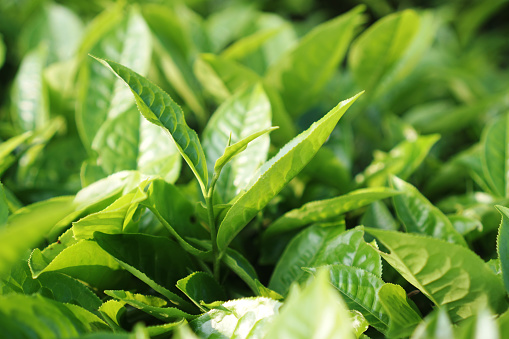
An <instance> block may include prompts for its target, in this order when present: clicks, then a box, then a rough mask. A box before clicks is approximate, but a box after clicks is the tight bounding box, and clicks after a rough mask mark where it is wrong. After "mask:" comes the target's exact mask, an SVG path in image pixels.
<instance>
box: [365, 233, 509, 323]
mask: <svg viewBox="0 0 509 339" xmlns="http://www.w3.org/2000/svg"><path fill="white" fill-rule="evenodd" d="M366 231H367V232H368V233H369V234H372V235H373V236H375V237H376V238H377V239H378V240H379V241H380V242H381V243H382V244H383V245H384V246H385V247H386V248H387V249H388V250H389V251H390V252H391V253H390V254H388V253H384V252H380V254H381V255H382V257H383V258H384V259H385V260H386V261H387V262H388V263H389V264H390V265H391V266H392V267H394V268H395V269H396V270H397V271H398V272H399V273H400V274H401V275H402V276H403V277H404V278H405V279H406V280H407V281H408V282H409V283H411V284H412V285H414V286H415V287H416V288H418V289H419V290H420V291H421V292H422V293H424V295H426V296H427V297H428V298H429V299H430V300H431V301H432V302H433V303H435V304H436V305H439V306H445V307H447V309H448V312H449V315H450V317H451V320H452V321H458V320H461V319H466V318H468V317H470V316H472V315H473V314H475V313H476V312H477V309H478V307H479V305H484V304H485V303H486V302H487V303H488V304H489V305H490V306H491V307H492V308H493V310H495V311H496V312H497V313H500V312H502V311H503V310H505V309H506V308H507V302H506V301H505V295H506V292H505V289H504V286H503V283H502V281H501V280H500V279H499V278H498V277H497V276H496V275H495V274H494V273H493V272H492V271H491V270H490V269H489V268H488V266H487V265H486V264H485V263H484V261H482V260H481V259H480V258H479V257H478V256H477V255H476V254H475V253H473V252H472V251H470V250H469V249H467V248H465V247H463V246H459V245H455V244H451V243H447V242H445V241H443V240H439V239H434V238H430V237H424V236H420V235H414V234H406V233H400V232H393V231H383V230H375V229H366Z"/></svg>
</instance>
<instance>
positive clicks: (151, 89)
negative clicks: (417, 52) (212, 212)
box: [96, 58, 208, 192]
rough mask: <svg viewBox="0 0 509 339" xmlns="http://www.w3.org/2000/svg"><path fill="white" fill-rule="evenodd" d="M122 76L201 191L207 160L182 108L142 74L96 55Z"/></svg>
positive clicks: (206, 181)
mask: <svg viewBox="0 0 509 339" xmlns="http://www.w3.org/2000/svg"><path fill="white" fill-rule="evenodd" d="M96 59H97V60H98V61H99V62H101V63H102V64H103V65H105V66H106V67H108V68H109V69H110V70H111V71H112V72H113V73H115V74H116V75H117V76H118V77H119V78H120V79H122V80H123V81H124V82H125V84H126V85H127V86H129V88H130V89H131V92H132V93H133V95H134V97H135V100H136V104H137V105H138V109H139V110H140V112H141V114H142V115H143V116H144V117H145V118H146V119H147V120H148V121H150V122H151V123H153V124H155V125H158V126H160V127H162V128H164V129H165V131H166V132H167V133H168V134H169V135H170V136H171V138H172V139H173V141H175V144H176V146H177V148H178V150H179V152H180V154H181V155H182V157H183V158H184V160H185V161H186V162H187V164H188V165H189V167H190V168H191V170H192V171H193V173H194V175H195V176H196V178H197V179H198V182H199V184H200V187H201V189H202V191H203V192H205V191H206V190H205V189H206V186H207V184H208V174H207V163H206V160H205V154H204V153H203V149H202V147H201V143H200V140H199V139H198V135H197V134H196V132H195V131H194V130H192V129H191V128H190V127H189V126H187V123H186V121H185V118H184V112H183V111H182V109H181V108H180V106H178V105H177V104H176V103H175V102H174V101H173V100H172V99H171V97H170V96H169V95H168V94H167V93H166V92H164V91H163V90H161V89H160V88H159V87H158V86H156V85H154V84H153V83H152V82H150V81H149V80H147V79H146V78H145V77H143V76H141V75H139V74H138V73H136V72H134V71H132V70H130V69H129V68H127V67H125V66H122V65H120V64H118V63H116V62H113V61H107V60H103V59H99V58H96Z"/></svg>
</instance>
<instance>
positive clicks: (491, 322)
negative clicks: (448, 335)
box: [454, 308, 505, 339]
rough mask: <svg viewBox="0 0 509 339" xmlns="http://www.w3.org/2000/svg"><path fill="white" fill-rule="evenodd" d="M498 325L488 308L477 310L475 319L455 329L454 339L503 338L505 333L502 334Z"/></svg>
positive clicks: (470, 319) (472, 318) (468, 320)
mask: <svg viewBox="0 0 509 339" xmlns="http://www.w3.org/2000/svg"><path fill="white" fill-rule="evenodd" d="M497 325H498V324H497V322H496V320H495V317H494V315H493V313H492V312H491V311H490V310H489V309H487V308H481V309H479V310H477V312H476V313H475V315H474V316H473V317H471V318H469V319H467V320H466V321H464V322H462V323H461V325H460V326H458V327H456V328H454V338H458V339H470V338H483V339H484V338H486V339H499V338H503V336H504V335H505V333H504V332H501V331H500V330H499V328H498V326H497Z"/></svg>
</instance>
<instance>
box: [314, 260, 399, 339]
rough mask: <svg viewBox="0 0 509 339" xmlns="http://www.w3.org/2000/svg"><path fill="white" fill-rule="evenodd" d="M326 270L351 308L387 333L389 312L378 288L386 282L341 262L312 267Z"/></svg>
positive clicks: (316, 269) (333, 284)
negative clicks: (383, 304) (379, 294)
mask: <svg viewBox="0 0 509 339" xmlns="http://www.w3.org/2000/svg"><path fill="white" fill-rule="evenodd" d="M318 270H325V271H327V272H328V274H329V278H330V282H331V284H332V286H334V287H335V288H336V289H337V290H338V291H339V292H340V294H341V296H342V297H343V300H344V301H345V303H346V305H347V306H348V308H349V309H350V310H357V311H359V312H360V313H361V314H362V315H363V316H364V318H365V319H366V320H367V322H368V323H369V325H371V326H373V327H374V328H376V329H377V330H379V331H380V332H382V333H385V332H386V330H387V326H388V325H389V314H388V313H387V312H386V311H385V310H384V309H383V308H382V304H381V302H380V298H379V297H378V290H379V289H380V288H381V287H382V285H383V284H384V282H383V281H382V279H380V277H377V276H376V275H374V274H372V273H370V272H368V271H365V270H363V269H360V268H357V267H351V266H346V265H341V264H335V265H329V266H321V267H318V268H313V269H310V272H312V273H315V272H316V271H318Z"/></svg>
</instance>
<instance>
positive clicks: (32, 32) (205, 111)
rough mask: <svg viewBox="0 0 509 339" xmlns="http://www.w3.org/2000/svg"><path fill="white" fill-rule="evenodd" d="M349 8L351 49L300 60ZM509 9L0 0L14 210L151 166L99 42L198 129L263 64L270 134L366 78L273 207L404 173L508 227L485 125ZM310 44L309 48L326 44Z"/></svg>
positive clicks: (431, 192) (291, 131) (468, 4)
mask: <svg viewBox="0 0 509 339" xmlns="http://www.w3.org/2000/svg"><path fill="white" fill-rule="evenodd" d="M359 5H361V6H363V7H360V8H359V7H357V6H359ZM348 11H352V12H351V13H354V14H355V13H362V14H360V16H359V18H361V19H359V20H358V19H355V20H358V22H357V23H356V25H355V28H354V31H353V32H352V37H351V38H347V37H345V38H343V37H336V38H337V43H343V44H345V50H347V51H346V52H345V53H343V54H345V56H343V55H341V53H339V54H338V55H337V58H336V60H335V62H333V63H332V64H331V65H332V66H331V67H330V68H328V69H325V70H321V71H323V74H321V73H320V74H318V73H317V74H313V75H310V73H312V70H309V69H306V67H302V64H299V62H302V60H304V61H303V62H304V63H305V62H306V59H305V58H303V59H302V58H301V59H300V60H301V61H299V59H298V57H295V55H297V54H298V53H301V54H302V55H304V54H305V53H306V48H307V47H306V46H305V39H304V40H300V39H301V38H302V37H305V36H306V34H308V33H309V32H310V31H311V30H312V29H313V28H314V27H316V26H317V25H320V24H322V23H324V22H326V21H327V20H331V19H333V18H335V17H337V16H339V15H342V14H344V13H346V12H348ZM354 14H351V15H352V17H353V16H354ZM508 17H509V5H508V1H506V0H491V1H482V0H469V1H467V0H453V1H445V2H444V1H424V0H407V1H387V0H377V1H375V0H365V1H354V0H348V1H325V0H321V1H312V0H283V1H268V0H266V1H255V2H254V1H234V0H231V1H227V0H224V1H209V0H187V1H185V0H182V1H156V0H153V1H102V0H101V1H99V0H91V1H78V0H68V1H47V0H3V1H1V2H0V34H1V38H0V67H1V68H0V139H1V140H3V143H2V145H1V146H0V174H1V180H2V183H3V184H4V186H5V191H6V196H7V199H8V201H9V203H10V206H11V212H13V211H14V210H16V209H17V208H18V207H19V206H22V205H25V204H28V203H33V202H36V201H40V200H43V199H46V198H50V197H54V196H60V195H67V194H75V193H76V192H77V191H78V190H79V189H81V188H82V187H85V186H87V185H89V184H90V183H93V182H95V181H97V180H98V179H100V178H103V177H105V176H107V175H109V174H112V173H114V172H116V171H119V170H126V169H127V170H133V169H138V170H141V169H142V167H143V166H144V164H140V163H137V162H136V156H134V158H132V157H133V156H132V154H131V153H132V152H141V153H143V152H145V153H144V154H148V155H147V157H148V158H150V152H147V150H141V148H142V145H141V144H142V143H141V142H139V145H138V146H135V147H136V150H135V151H133V150H132V149H130V148H129V147H131V146H129V145H128V146H123V145H122V142H121V138H117V139H112V138H109V136H110V135H112V134H115V135H117V137H118V136H119V135H122V131H114V129H115V128H116V126H118V125H117V123H118V122H119V121H125V120H126V119H128V117H132V116H133V115H124V114H128V113H126V112H127V111H133V110H134V111H135V108H133V107H134V106H132V105H131V106H129V105H127V104H126V105H127V106H129V107H123V108H118V110H119V111H118V112H111V109H110V110H109V111H108V109H107V108H105V105H106V106H108V105H109V106H108V107H110V108H111V107H113V106H115V105H114V104H112V103H111V101H115V100H117V101H119V100H120V102H122V100H123V99H122V95H121V94H118V93H117V92H118V90H116V89H115V86H116V85H115V79H114V78H112V76H111V75H110V74H106V73H107V72H108V71H107V70H102V69H101V67H102V66H97V65H95V64H94V63H95V61H93V60H92V59H91V58H90V57H88V54H89V53H90V54H94V55H97V56H99V57H105V58H109V59H112V60H115V61H118V62H120V63H123V64H125V65H127V66H129V67H131V68H133V69H135V70H137V71H138V72H140V73H142V74H145V75H147V76H148V77H149V78H150V79H151V80H153V81H154V82H156V83H157V84H158V85H159V86H161V87H162V88H163V89H164V90H166V91H167V92H168V93H170V94H171V95H172V97H173V98H174V99H175V100H176V101H177V102H178V103H179V104H180V105H182V107H183V109H184V111H185V112H186V114H187V120H188V123H189V124H190V126H191V127H193V128H194V129H196V130H197V131H198V133H199V134H201V133H202V131H203V130H204V128H205V126H206V124H207V121H208V119H209V117H210V116H211V114H212V112H214V110H215V109H216V108H217V107H218V105H219V104H221V103H222V102H223V101H224V100H225V99H227V98H228V97H229V96H231V95H233V94H234V92H235V91H236V90H237V89H241V88H243V87H245V86H246V85H248V84H250V83H253V82H255V81H258V80H259V79H260V78H263V79H265V80H264V81H265V82H264V84H265V85H266V88H265V90H266V91H267V94H268V96H269V97H270V99H271V100H270V101H271V105H272V114H273V125H279V126H281V129H280V131H278V132H277V133H279V134H277V133H274V134H273V136H272V144H273V146H274V147H272V150H274V149H277V147H279V146H281V145H282V144H284V143H285V142H286V141H288V140H289V139H290V138H291V137H293V136H294V135H296V133H298V132H299V131H301V130H304V129H305V128H307V126H309V124H310V123H311V122H313V121H315V120H317V119H318V118H320V117H321V116H322V115H323V114H324V112H327V111H328V110H329V109H330V108H331V107H333V106H334V105H336V104H337V102H338V101H340V100H342V99H344V98H347V97H350V96H351V95H353V94H355V93H357V92H358V91H360V90H366V94H365V95H364V96H363V97H362V98H361V99H360V100H359V102H358V103H356V105H354V106H352V108H351V109H350V111H349V112H348V114H347V115H346V116H345V117H344V118H343V120H342V122H341V123H340V125H339V126H338V128H336V130H335V131H334V132H333V134H332V136H331V137H330V139H329V141H328V142H327V144H326V146H325V150H323V151H321V153H319V154H318V155H317V157H316V159H317V160H316V161H314V162H312V163H310V165H309V166H308V168H307V169H306V170H305V171H304V172H303V174H302V175H301V176H300V179H299V180H300V181H299V180H296V181H295V182H294V184H292V185H291V186H290V187H289V188H288V189H285V190H284V191H283V192H282V193H281V197H282V198H280V199H275V201H274V202H273V203H272V204H271V206H272V208H273V211H274V213H276V214H277V213H278V210H288V209H290V208H295V207H298V206H301V204H303V203H305V202H307V201H312V200H315V199H321V198H328V197H332V196H336V195H338V194H340V193H346V192H348V191H350V190H352V189H353V188H356V187H363V186H377V185H384V184H386V180H387V176H388V175H389V174H397V175H400V176H402V177H403V178H404V179H408V180H409V181H410V182H412V183H413V184H414V185H416V186H417V187H418V188H419V190H420V191H421V192H423V193H424V194H425V195H426V196H427V197H428V198H429V199H430V200H431V201H432V202H433V203H436V204H438V206H439V207H441V208H442V209H443V210H444V211H445V212H447V213H451V214H454V215H459V216H461V217H465V218H471V219H472V218H473V219H474V220H477V222H482V224H483V225H484V227H485V229H487V230H488V231H489V230H490V229H491V230H492V231H495V229H496V225H497V224H498V220H499V217H498V214H497V212H496V211H495V210H494V209H493V208H492V207H491V206H492V203H493V201H495V200H497V201H498V200H500V199H505V198H506V196H505V194H499V193H497V191H496V190H497V188H496V187H495V188H493V185H490V183H489V180H487V179H486V178H485V177H486V173H485V172H486V170H483V169H482V167H483V164H482V156H481V153H482V152H481V149H482V147H483V141H482V140H481V135H482V133H483V130H484V129H485V126H486V125H487V124H488V123H489V122H490V121H493V120H494V119H497V117H502V116H504V115H505V114H506V113H507V112H508V107H509V86H508V85H509V72H508V65H509V64H508V61H509V39H508V38H507V37H508V36H509V23H508V21H507V18H508ZM355 18H357V16H355ZM319 27H322V26H319ZM310 34H313V33H310ZM331 39H332V35H331V37H327V40H331ZM342 39H343V40H342ZM351 41H353V42H351ZM299 42H300V43H299ZM299 46H301V47H300V49H299ZM302 46H304V47H302ZM324 46H326V44H325V43H324ZM310 48H311V49H310V50H309V51H308V52H309V53H308V54H307V55H306V57H308V58H310V59H309V63H310V64H311V63H312V62H313V58H314V57H315V56H317V57H316V58H317V60H321V59H320V58H321V57H322V56H321V54H323V53H327V51H326V50H322V49H321V48H317V47H316V46H311V47H310ZM292 53H293V54H292ZM292 57H293V58H294V59H292ZM281 60H282V61H281ZM292 60H293V61H292ZM295 60H297V61H295ZM315 61H316V60H315ZM278 62H279V63H280V65H278ZM275 65H276V66H275ZM285 67H286V68H287V69H285ZM292 67H293V68H292ZM299 72H300V73H302V74H299ZM306 72H308V73H306ZM317 72H318V71H317ZM295 74H297V76H296V77H294V78H292V76H294V75H295ZM299 77H300V78H299ZM299 79H300V80H302V79H304V80H306V79H307V80H309V81H310V82H308V83H306V82H299V81H300V80H299ZM271 93H272V94H271ZM117 94H118V95H117ZM120 106H122V105H120ZM115 107H116V106H115ZM136 114H137V113H136ZM115 119H117V120H115ZM118 119H121V120H118ZM131 123H132V124H134V125H135V126H138V127H139V126H141V125H142V124H143V122H140V121H139V119H138V120H136V119H134V120H132V122H131ZM140 124H141V125H140ZM138 127H136V128H138ZM139 128H140V131H141V127H139ZM140 133H141V132H140ZM137 137H138V138H141V137H140V136H139V135H138V134H137ZM115 140H117V141H115ZM119 140H120V141H119ZM115 142H119V145H118V149H120V150H121V151H122V150H125V152H126V153H125V154H124V155H123V156H121V157H120V158H122V160H125V161H116V160H115V161H110V160H111V159H112V157H113V158H115V159H116V158H118V154H119V152H117V153H115V154H116V156H113V155H112V154H113V153H108V152H109V151H110V150H108V149H107V147H106V146H105V145H110V146H112V145H111V144H112V143H114V144H115ZM115 145H116V144H115ZM115 145H113V146H112V147H116V146H115ZM154 147H155V148H153V149H152V150H153V152H152V153H155V152H159V153H161V152H162V153H165V154H166V155H167V156H166V157H164V159H162V158H161V157H159V158H157V159H152V160H153V161H152V160H150V161H152V162H151V163H150V164H151V165H150V166H148V167H147V166H145V167H144V168H143V170H146V171H148V172H147V173H148V174H155V173H158V174H161V175H162V176H163V177H165V178H166V179H167V180H168V181H170V182H175V181H176V182H177V183H178V184H186V183H187V182H188V181H189V179H190V178H191V175H190V173H188V170H187V169H186V168H185V166H182V169H181V166H180V158H179V157H178V155H176V156H175V154H176V153H175V152H174V150H172V149H171V147H170V148H168V147H166V148H165V146H161V145H160V144H159V146H157V147H156V146H154ZM129 152H131V153H129ZM428 152H429V153H428ZM141 153H140V154H141ZM120 154H122V152H120ZM130 157H131V158H132V159H131V158H130ZM133 159H134V160H133ZM421 162H422V164H421ZM168 164H170V165H171V166H170V165H168ZM165 165H166V167H165ZM180 171H182V173H180ZM483 171H484V172H483ZM189 191H190V192H191V190H189ZM190 194H191V193H190ZM287 198H292V199H287ZM279 203H281V204H286V205H287V206H284V207H281V206H278V204H279ZM488 203H489V204H490V205H487V204H488ZM279 213H280V212H279ZM359 220H360V219H359ZM462 220H463V219H462ZM469 220H470V219H469ZM463 221H465V220H463ZM470 221H471V220H470ZM471 225H472V223H471ZM474 225H478V224H475V223H474ZM472 229H474V228H472ZM479 234H480V233H479ZM479 234H478V235H477V236H479ZM484 234H490V232H487V233H484ZM494 234H495V233H492V234H491V236H494ZM472 237H473V238H475V237H476V236H472ZM479 246H482V243H481V245H479ZM492 254H493V250H487V251H486V253H485V256H487V257H489V256H491V255H492Z"/></svg>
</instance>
